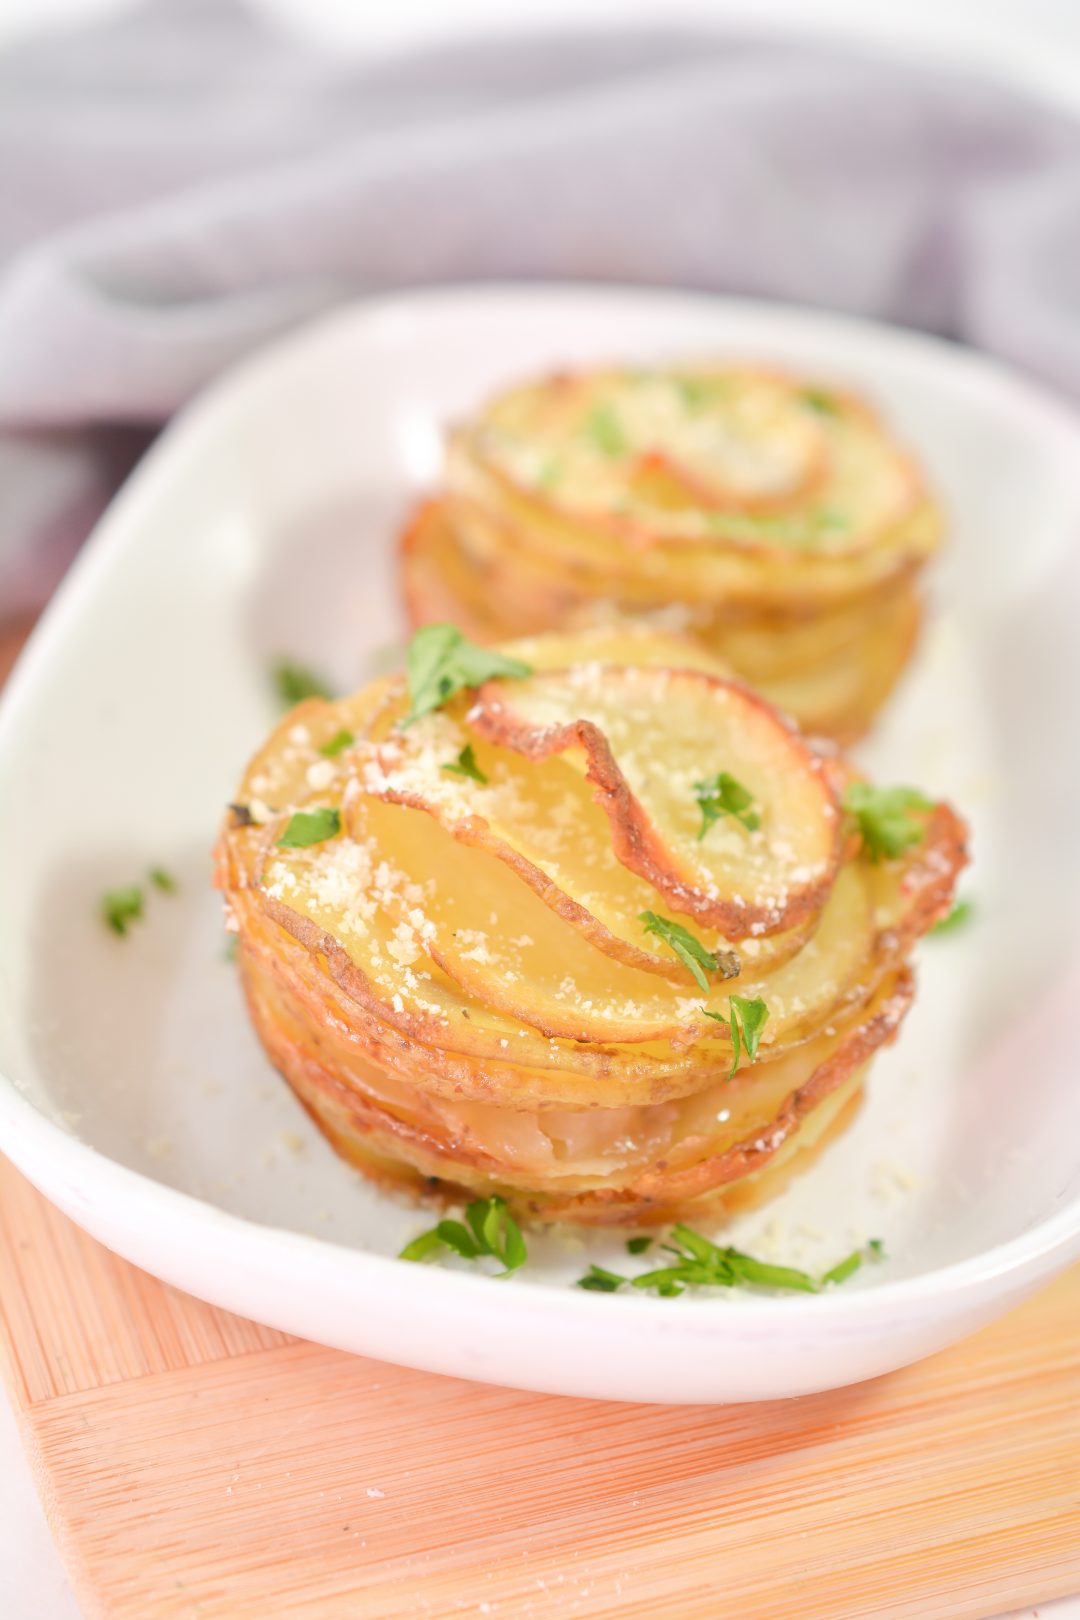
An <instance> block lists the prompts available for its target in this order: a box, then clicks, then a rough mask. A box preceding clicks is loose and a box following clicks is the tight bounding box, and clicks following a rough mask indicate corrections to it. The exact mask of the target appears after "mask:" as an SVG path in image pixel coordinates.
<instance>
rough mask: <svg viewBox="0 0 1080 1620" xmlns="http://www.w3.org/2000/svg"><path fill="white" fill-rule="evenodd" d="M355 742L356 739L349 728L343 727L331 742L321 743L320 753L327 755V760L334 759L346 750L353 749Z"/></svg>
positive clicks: (335, 733) (336, 732)
mask: <svg viewBox="0 0 1080 1620" xmlns="http://www.w3.org/2000/svg"><path fill="white" fill-rule="evenodd" d="M355 741H356V737H355V736H354V734H353V733H352V732H351V731H350V730H349V728H348V727H347V726H342V728H341V730H340V731H335V732H334V735H333V736H332V737H331V738H330V740H329V742H324V743H320V745H319V753H320V754H325V756H326V758H327V759H333V758H334V757H335V755H337V754H340V753H343V752H344V750H345V749H346V748H351V747H352V745H353V743H354V742H355Z"/></svg>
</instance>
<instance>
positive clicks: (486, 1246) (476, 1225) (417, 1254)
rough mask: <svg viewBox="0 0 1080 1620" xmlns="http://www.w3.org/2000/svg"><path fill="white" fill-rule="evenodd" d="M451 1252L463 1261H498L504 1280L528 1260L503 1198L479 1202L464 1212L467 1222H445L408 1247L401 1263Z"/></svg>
mask: <svg viewBox="0 0 1080 1620" xmlns="http://www.w3.org/2000/svg"><path fill="white" fill-rule="evenodd" d="M446 1250H449V1251H450V1252H451V1253H452V1254H458V1255H460V1256H461V1258H462V1259H463V1260H480V1259H482V1258H483V1257H484V1256H490V1258H491V1259H493V1260H498V1261H499V1263H500V1265H501V1266H502V1267H503V1270H502V1271H501V1272H500V1273H499V1275H500V1276H502V1277H505V1276H507V1275H508V1274H509V1273H510V1272H511V1271H516V1270H517V1269H518V1267H519V1266H523V1265H524V1264H525V1261H526V1260H527V1259H528V1257H529V1256H528V1250H527V1249H526V1247H525V1239H524V1237H522V1235H521V1227H520V1226H519V1225H518V1223H517V1221H515V1219H514V1217H513V1216H512V1215H511V1214H510V1212H509V1210H508V1209H507V1207H506V1200H505V1199H504V1198H499V1197H492V1198H478V1199H477V1200H476V1201H475V1202H474V1203H472V1204H469V1205H468V1206H467V1207H466V1210H465V1220H464V1221H453V1220H443V1221H440V1222H439V1224H438V1225H437V1226H433V1227H432V1228H431V1229H430V1230H429V1231H427V1232H421V1234H420V1236H419V1237H415V1238H413V1240H412V1242H411V1243H406V1245H405V1247H404V1248H403V1249H402V1251H401V1253H400V1254H399V1255H398V1259H399V1260H427V1259H429V1258H430V1257H431V1256H432V1255H435V1254H441V1253H443V1252H445V1251H446Z"/></svg>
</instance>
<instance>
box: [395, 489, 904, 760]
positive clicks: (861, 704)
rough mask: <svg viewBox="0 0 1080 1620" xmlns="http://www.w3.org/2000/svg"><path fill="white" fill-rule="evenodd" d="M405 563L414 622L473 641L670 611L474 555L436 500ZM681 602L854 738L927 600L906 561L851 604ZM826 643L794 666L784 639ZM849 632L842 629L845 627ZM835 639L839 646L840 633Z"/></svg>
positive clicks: (727, 655) (789, 705) (713, 637)
mask: <svg viewBox="0 0 1080 1620" xmlns="http://www.w3.org/2000/svg"><path fill="white" fill-rule="evenodd" d="M398 561H399V574H400V579H401V589H402V595H403V598H404V601H405V608H406V612H407V614H408V617H409V622H410V624H411V625H412V626H413V628H414V629H416V628H419V627H420V626H421V625H424V624H432V623H437V622H441V621H445V620H449V621H450V622H452V623H454V624H457V625H458V626H459V627H460V628H461V629H462V630H463V631H464V632H465V634H466V635H468V636H469V637H470V638H471V639H472V640H474V641H480V642H492V641H505V640H508V639H510V638H512V637H514V636H519V635H530V634H533V633H535V632H539V631H543V630H545V629H550V628H553V627H555V626H560V627H569V626H574V625H581V624H587V623H590V622H593V621H594V620H595V619H596V617H597V615H598V614H599V615H600V616H601V617H604V616H610V615H612V614H614V615H616V616H618V615H623V616H626V617H631V618H635V617H636V618H644V619H645V620H648V619H649V618H650V616H653V617H656V616H658V617H659V620H660V622H664V623H666V622H667V615H668V613H669V611H670V608H671V603H670V602H669V601H663V600H660V599H657V598H654V599H653V600H652V601H651V602H649V601H640V600H639V601H633V600H629V601H623V602H620V601H619V599H618V597H617V595H616V596H614V597H605V596H604V595H603V592H602V590H600V589H599V587H597V588H587V587H586V586H585V584H584V582H583V581H582V580H580V579H577V580H575V579H574V578H573V577H571V576H569V575H562V576H559V575H557V574H556V573H555V571H554V570H551V571H550V572H549V573H547V574H544V573H538V572H537V570H536V568H535V566H534V565H533V564H532V563H531V561H530V560H528V559H525V558H522V559H520V560H519V561H518V562H517V563H516V564H515V565H513V566H511V565H510V563H509V562H508V561H507V560H506V559H501V558H497V557H489V558H486V559H485V560H484V561H482V562H481V561H478V560H476V559H474V558H472V557H470V556H469V554H468V553H467V552H466V551H465V550H464V549H463V548H462V546H461V544H460V542H459V540H458V538H457V537H456V534H455V530H454V525H453V518H452V512H451V510H450V508H449V507H448V506H447V504H446V503H444V502H442V501H438V500H433V501H428V502H425V503H424V504H423V505H422V506H420V507H419V508H418V509H417V511H416V512H415V513H414V514H413V517H412V518H411V520H410V522H409V523H408V525H407V526H406V528H405V530H404V531H403V533H402V535H401V537H400V540H399V557H398ZM684 606H685V615H684V618H685V622H684V627H683V628H684V633H685V634H686V635H687V636H688V637H690V638H691V639H693V640H694V641H696V642H698V643H699V644H700V645H702V646H703V647H705V648H706V649H707V650H708V651H709V652H712V653H714V654H716V655H717V656H718V657H719V658H722V659H723V660H725V662H727V663H728V664H730V666H731V668H732V671H733V673H734V674H736V675H738V676H740V677H741V678H742V679H744V680H746V681H747V682H748V683H749V684H750V685H751V686H753V687H754V688H755V689H756V690H757V691H759V692H760V693H761V694H762V696H763V697H765V698H766V699H768V701H770V702H772V703H775V704H776V705H777V706H778V707H779V708H780V709H781V710H783V711H785V712H787V713H789V714H791V715H792V716H793V717H794V718H795V720H797V721H798V723H799V725H800V727H801V728H802V730H803V731H805V732H807V733H808V734H810V735H814V736H822V737H829V738H831V739H832V740H833V741H835V742H837V743H839V744H840V745H841V746H848V745H850V744H851V743H853V742H856V741H857V740H858V739H859V738H860V737H862V736H864V735H865V734H866V732H867V731H868V730H869V729H870V726H871V725H872V723H873V720H874V717H875V716H876V714H877V713H878V711H879V710H880V709H881V707H882V706H883V705H884V703H885V702H886V701H887V699H888V697H889V696H890V694H891V693H892V691H893V689H894V687H895V686H896V683H897V682H898V680H899V679H900V676H901V675H902V674H903V671H904V669H905V668H906V666H907V664H908V662H909V660H910V658H911V656H912V653H913V652H914V649H915V646H916V644H917V641H918V636H919V630H920V627H921V622H922V605H921V599H920V595H919V591H918V587H917V580H916V570H915V569H914V568H911V567H907V568H905V569H902V570H901V571H900V572H899V573H898V576H897V577H896V578H895V579H892V580H889V581H887V582H886V588H885V589H882V588H880V587H879V588H878V589H876V590H873V591H870V592H868V593H867V594H866V595H865V596H864V597H862V598H858V599H856V602H855V603H854V604H852V603H850V602H847V603H842V604H841V605H840V606H839V607H836V608H832V609H824V610H822V609H815V608H814V607H813V606H812V605H809V606H804V607H799V606H798V605H797V604H796V605H793V606H792V607H791V608H790V609H789V610H787V611H784V610H780V609H777V608H775V607H774V608H771V609H766V610H765V611H762V612H758V613H757V614H754V613H753V612H752V611H751V610H748V609H746V608H745V607H743V608H735V609H728V610H720V609H710V608H708V607H704V606H701V605H698V606H691V605H684ZM808 630H809V631H810V632H811V638H807V639H812V636H813V635H814V634H816V635H817V637H818V638H819V639H820V640H821V641H822V642H825V643H828V642H829V640H830V633H831V636H832V639H833V642H834V644H833V645H832V647H831V649H829V650H826V651H824V652H818V651H815V649H814V647H813V646H812V645H808V646H807V647H806V648H805V650H804V652H803V654H802V657H801V660H800V658H799V657H798V656H797V655H796V656H795V657H794V658H790V657H789V660H788V667H787V668H783V667H780V668H776V667H773V668H770V667H769V666H770V664H773V665H775V664H777V663H781V664H782V661H783V654H784V650H785V648H787V649H792V650H795V651H796V652H797V648H798V638H799V637H800V636H803V637H804V638H806V634H807V631H808ZM845 631H846V637H845V635H844V632H845ZM837 640H838V641H839V643H840V644H839V645H836V644H835V642H836V641H837Z"/></svg>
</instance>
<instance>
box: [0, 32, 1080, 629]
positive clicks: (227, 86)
mask: <svg viewBox="0 0 1080 1620" xmlns="http://www.w3.org/2000/svg"><path fill="white" fill-rule="evenodd" d="M1078 119H1080V4H1077V3H1076V0H1023V3H1021V0H981V3H978V0H952V3H948V0H946V3H941V0H937V3H934V0H909V3H908V4H907V5H905V6H903V7H896V6H895V5H892V4H888V3H886V0H804V3H802V4H799V3H795V0H786V3H783V0H758V3H757V4H754V5H749V4H744V5H736V4H729V3H724V0H697V3H686V0H683V3H678V0H676V3H670V4H663V5H660V4H657V3H656V0H653V3H651V4H650V3H648V0H618V3H615V0H594V3H592V4H588V5H582V4H580V3H576V0H544V3H543V4H542V5H541V4H539V3H531V0H519V3H517V4H515V5H514V6H513V7H509V6H506V5H502V4H498V3H497V0H395V3H394V4H393V5H391V6H374V5H370V4H363V3H350V0H248V3H241V0H148V3H143V4H134V5H133V4H129V3H126V0H5V4H4V5H3V6H2V7H0V174H2V175H3V182H2V186H0V354H2V355H3V357H4V360H3V365H2V367H0V638H3V644H4V645H5V646H7V647H8V649H9V650H10V647H11V646H12V645H13V644H14V637H15V636H16V635H17V634H19V633H20V632H21V631H22V630H23V629H24V628H25V626H26V624H27V623H28V622H29V620H30V619H31V618H32V616H33V614H34V613H35V612H36V611H37V610H38V609H39V608H40V606H41V604H42V602H43V601H44V600H45V599H46V597H47V596H48V595H49V593H50V592H51V590H52V589H53V588H54V586H55V584H56V582H57V580H58V579H59V578H60V576H61V575H62V573H63V571H64V569H65V567H66V566H67V563H68V561H69V560H70V558H71V556H72V554H73V552H74V550H75V548H76V547H77V545H78V543H79V541H80V539H81V538H82V537H83V536H84V535H85V533H86V532H87V530H88V528H89V527H90V526H91V525H92V523H93V521H94V519H95V518H96V516H97V515H98V514H99V512H100V511H101V509H102V507H103V505H104V504H105V503H106V501H107V500H108V498H109V496H110V495H111V493H112V492H113V490H114V489H115V487H116V486H117V484H118V483H119V482H120V481H121V480H122V478H123V476H124V475H125V474H126V472H127V471H128V470H129V469H130V467H131V466H132V465H133V464H134V462H135V461H136V460H137V459H138V457H139V456H140V455H141V454H142V453H143V451H144V450H145V448H146V446H147V445H148V443H149V442H150V441H151V439H152V438H153V436H154V434H155V433H156V432H157V431H158V430H159V428H160V426H161V424H162V423H163V422H164V421H165V420H167V419H168V417H169V416H170V415H171V414H172V412H174V411H175V410H176V409H177V408H178V407H179V406H180V405H182V404H183V402H184V401H185V400H186V399H187V398H189V397H190V396H191V394H192V393H194V392H195V391H196V390H197V389H199V388H200V387H202V386H203V385H204V384H205V383H206V382H207V381H208V380H209V379H210V378H211V377H212V376H214V375H215V374H216V373H217V372H218V371H220V370H221V369H222V368H223V367H224V366H226V365H228V364H229V363H230V362H231V361H233V360H234V359H236V358H237V357H238V356H239V355H241V354H243V353H244V352H245V351H246V350H248V349H250V348H251V347H252V346H254V345H256V344H258V343H260V342H262V341H264V340H266V339H268V338H270V337H272V336H274V335H275V334H276V333H278V332H280V331H283V330H284V329H286V328H287V327H289V326H290V325H292V324H294V323H296V322H298V321H301V320H304V319H306V318H308V317H309V316H311V315H312V314H313V313H315V312H317V311H318V310H320V309H322V308H324V307H326V306H327V305H330V304H332V303H335V302H338V301H340V300H343V299H348V298H354V297H357V296H365V295H371V294H376V293H378V292H380V291H383V290H387V289H393V288H396V287H402V286H414V285H419V284H425V283H436V282H453V281H464V280H477V279H480V280H483V279H500V278H528V279H535V278H552V277H556V278H563V279H589V280H600V281H630V282H639V283H653V284H664V283H668V284H674V285H681V286H689V287H695V288H706V289H715V290H717V291H727V292H735V293H741V294H751V295H754V296H758V297H766V298H781V299H788V300H792V301H796V302H800V303H806V304H812V305H819V306H827V307H832V308H840V309H846V310H849V311H852V312H854V313H856V314H861V315H867V316H873V317H876V318H881V319H885V320H889V321H893V322H899V323H902V324H907V325H912V326H919V327H924V328H927V329H930V330H932V331H935V332H938V333H941V334H942V335H944V336H946V337H949V338H952V339H955V340H959V341H963V342H968V343H973V344H976V345H978V346H980V347H983V348H986V349H988V350H990V351H991V352H995V353H997V354H1000V355H1002V356H1003V357H1004V358H1006V359H1008V360H1009V361H1011V362H1013V363H1014V364H1017V365H1019V366H1021V367H1023V368H1024V369H1026V370H1028V371H1030V372H1032V373H1033V374H1035V375H1037V376H1040V377H1041V378H1043V379H1044V380H1046V381H1048V382H1050V383H1051V384H1053V385H1054V386H1056V387H1058V388H1060V389H1064V390H1066V391H1071V392H1080V274H1078V273H1077V272H1078V271H1080V123H1078V121H1077V120H1078ZM0 656H2V653H0Z"/></svg>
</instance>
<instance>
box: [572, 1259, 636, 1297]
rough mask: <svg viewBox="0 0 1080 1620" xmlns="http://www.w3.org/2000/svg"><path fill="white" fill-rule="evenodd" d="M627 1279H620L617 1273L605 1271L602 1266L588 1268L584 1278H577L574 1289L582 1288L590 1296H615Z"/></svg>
mask: <svg viewBox="0 0 1080 1620" xmlns="http://www.w3.org/2000/svg"><path fill="white" fill-rule="evenodd" d="M627 1281H628V1278H626V1277H620V1276H619V1273H618V1272H617V1271H607V1270H606V1269H605V1268H604V1267H603V1266H590V1267H589V1269H588V1271H587V1272H586V1273H585V1275H584V1277H579V1278H578V1280H577V1282H576V1284H575V1287H577V1288H584V1289H586V1290H588V1292H589V1293H592V1294H616V1293H618V1291H619V1289H620V1288H621V1287H622V1285H623V1283H624V1282H627Z"/></svg>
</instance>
